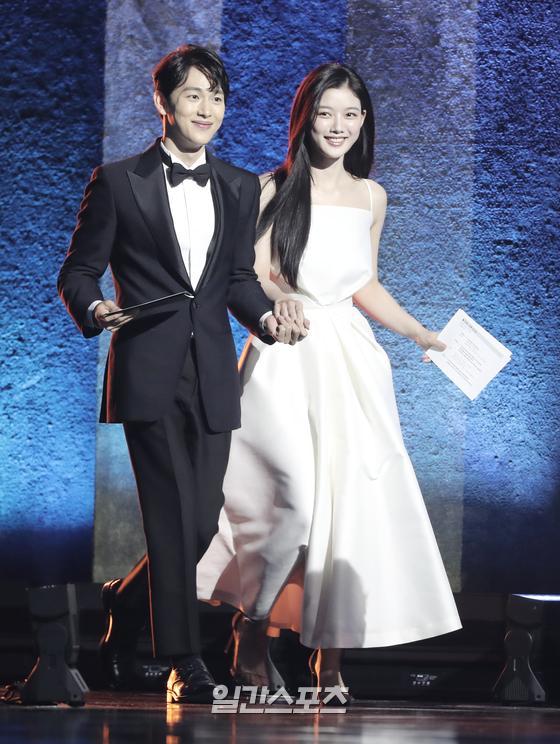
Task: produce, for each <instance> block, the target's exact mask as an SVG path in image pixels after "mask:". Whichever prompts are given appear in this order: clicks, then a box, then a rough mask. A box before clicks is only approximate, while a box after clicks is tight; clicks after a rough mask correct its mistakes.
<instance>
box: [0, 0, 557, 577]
mask: <svg viewBox="0 0 560 744" xmlns="http://www.w3.org/2000/svg"><path fill="white" fill-rule="evenodd" d="M63 5H64V6H65V7H64V13H62V12H61V11H60V10H57V4H56V3H53V4H48V3H47V4H45V3H39V2H38V1H37V0H27V2H25V3H18V4H15V3H14V5H13V12H12V14H11V17H10V27H9V28H8V30H9V31H10V36H9V38H10V42H9V43H8V42H5V44H4V52H5V53H6V62H5V64H4V66H3V70H2V73H1V74H2V77H3V78H4V82H5V84H6V86H7V89H8V90H9V91H10V92H11V95H10V100H11V111H10V115H11V116H12V117H13V120H12V126H10V127H4V128H3V130H2V135H1V136H2V146H3V147H2V154H1V157H2V158H3V162H4V173H5V174H12V173H13V176H14V182H13V183H12V182H11V180H10V179H9V178H7V177H5V178H4V180H3V187H2V188H3V189H4V191H3V193H2V198H1V207H2V211H3V213H4V214H3V226H4V236H5V237H4V238H3V240H6V245H5V247H4V252H3V255H4V262H3V266H2V279H3V287H5V289H6V291H5V292H3V297H2V309H3V312H2V316H1V322H2V342H3V346H4V349H3V353H2V359H1V363H2V387H3V390H4V395H3V398H2V414H3V423H4V425H3V427H2V434H1V435H0V436H1V437H2V440H1V441H2V472H1V479H2V495H1V501H0V534H1V538H2V539H1V543H0V560H1V562H2V564H1V565H2V566H3V571H4V575H5V577H7V578H11V579H14V580H25V581H29V582H47V581H49V582H50V581H68V580H77V579H87V578H90V577H91V576H92V575H93V576H94V577H95V578H96V579H99V580H101V579H104V578H106V577H108V576H111V575H116V574H120V573H121V572H123V571H124V570H126V568H127V567H128V564H129V563H130V562H131V561H132V560H134V558H136V557H137V556H138V555H139V554H140V553H141V552H142V550H143V538H142V533H141V525H140V520H139V514H138V508H137V505H136V498H135V493H134V486H133V483H132V477H131V474H130V467H129V465H128V460H127V456H126V452H125V449H124V443H123V439H122V435H121V432H120V427H108V426H104V427H102V426H97V428H96V423H95V421H96V414H97V412H96V407H97V405H98V404H97V400H96V395H97V394H96V385H95V375H96V359H98V360H99V364H98V368H99V370H100V372H101V370H102V363H103V360H104V356H105V352H106V343H107V339H101V341H100V342H97V341H89V342H86V341H84V340H82V339H81V338H80V336H79V335H78V333H77V331H76V330H75V329H74V328H73V327H72V325H71V323H70V321H69V320H68V319H67V318H66V316H65V314H64V311H63V310H62V308H61V306H60V304H59V303H58V302H57V300H56V297H55V289H54V281H55V276H56V272H57V270H58V267H59V264H60V262H61V260H62V258H63V254H64V251H65V248H66V245H67V242H68V239H69V236H70V233H71V230H72V227H73V222H74V214H75V211H76V209H77V207H78V204H79V200H80V196H81V192H82V191H83V186H84V185H85V181H86V179H87V176H88V175H89V172H90V171H91V169H92V167H93V166H94V165H95V164H96V163H97V162H101V161H102V160H104V161H108V160H112V159H115V158H118V157H122V156H124V155H126V154H129V153H131V152H135V151H138V150H140V149H143V148H144V147H146V146H147V145H148V144H150V142H151V141H152V140H153V139H154V138H155V137H156V136H157V134H158V133H159V122H158V119H157V117H156V115H155V113H154V111H153V108H152V104H151V88H150V70H151V67H152V66H153V64H154V63H155V62H156V61H157V60H158V58H159V57H160V56H161V55H162V54H163V53H165V52H166V51H168V49H170V48H172V47H174V46H176V45H178V44H179V43H182V42H184V41H194V42H197V43H203V44H211V45H213V46H214V47H215V48H217V49H218V50H219V51H220V52H221V53H222V55H223V56H224V58H225V60H226V63H227V65H228V68H229V70H230V74H231V77H232V82H233V92H232V96H231V100H230V102H229V105H228V112H227V115H226V120H225V123H224V128H223V131H222V134H221V135H220V138H219V140H218V141H217V142H216V151H217V152H218V153H219V154H220V155H222V156H223V157H224V158H226V159H230V160H231V161H233V162H235V163H237V164H239V165H242V166H244V167H247V168H249V169H251V170H254V171H256V172H260V171H263V170H266V169H269V168H271V167H274V166H275V165H277V164H278V163H279V162H280V161H281V160H282V157H283V154H284V151H285V146H286V135H287V122H288V115H289V105H290V100H291V98H292V96H293V93H294V92H295V89H296V87H297V84H298V83H299V81H300V80H301V78H302V77H303V75H304V74H305V73H306V72H307V71H308V70H309V69H310V68H312V67H314V66H315V65H317V64H320V63H321V62H325V61H328V60H340V61H345V62H348V63H349V64H351V65H353V66H354V67H355V68H356V69H357V70H358V71H359V72H360V73H361V74H362V76H363V77H364V78H365V80H366V82H367V83H368V87H369V89H370V91H371V94H372V98H373V102H374V108H375V110H376V119H377V121H376V123H377V130H378V137H377V157H376V169H375V173H374V177H376V178H377V179H378V180H379V181H380V182H382V183H383V184H384V186H385V187H386V189H387V191H388V195H389V211H388V218H387V223H386V228H385V232H384V236H383V240H382V247H381V255H380V272H381V277H382V280H383V281H384V282H385V284H386V285H387V287H388V288H389V289H390V290H391V291H392V292H393V293H394V295H395V296H396V297H397V298H398V299H399V300H400V301H401V302H402V303H403V304H404V305H405V306H406V307H407V308H408V309H409V310H411V311H412V312H413V313H414V314H415V315H417V317H419V318H420V319H421V320H422V321H423V322H424V323H426V324H428V325H430V326H432V327H435V328H437V327H441V326H442V325H443V324H444V323H445V322H446V321H447V320H448V319H449V317H450V316H451V315H452V314H453V312H454V311H455V310H456V309H457V308H458V307H463V308H464V309H465V310H467V311H468V312H469V313H471V314H472V315H473V316H474V318H475V319H476V320H478V322H480V323H481V324H482V325H484V326H485V327H487V328H488V330H490V332H492V333H493V334H494V335H496V336H497V337H498V338H499V339H500V340H501V341H502V342H503V343H504V344H506V346H508V347H509V348H510V349H511V350H512V352H513V358H512V361H511V363H510V364H509V365H508V366H507V367H506V368H505V370H504V371H503V372H502V373H501V374H500V375H499V376H498V378H497V379H496V380H494V381H493V382H492V383H491V385H490V386H489V387H488V388H487V390H485V391H484V392H483V393H482V395H481V396H480V398H479V399H477V400H476V401H474V402H472V403H471V402H469V401H468V400H467V399H466V398H465V397H464V396H463V395H462V394H461V393H460V392H459V391H458V390H457V389H456V388H455V387H454V386H453V385H452V384H451V383H450V382H449V381H448V380H447V379H446V378H444V377H443V375H442V374H441V373H440V372H439V370H437V369H436V368H435V367H434V366H431V365H430V366H426V365H423V364H421V363H420V359H419V357H420V355H419V353H418V351H417V349H416V347H414V346H413V345H412V344H411V343H410V342H408V341H406V340H404V339H401V338H398V337H396V336H394V335H391V334H389V333H387V332H385V331H383V330H380V329H377V328H375V329H374V330H375V332H376V334H377V335H378V338H379V339H380V340H381V342H382V343H383V345H384V346H385V348H386V349H387V351H388V352H389V355H390V357H391V359H392V362H393V370H394V379H395V388H396V392H397V398H398V403H399V409H400V412H401V419H402V425H403V431H404V435H405V439H406V442H407V445H408V448H409V451H410V454H411V456H412V459H413V461H414V463H415V466H416V469H417V473H418V477H419V480H420V484H421V486H422V489H423V492H424V496H425V499H426V502H427V506H428V509H429V512H430V515H431V517H432V521H433V524H434V527H435V530H436V534H437V538H438V542H439V544H440V546H441V549H442V552H443V555H444V560H445V563H446V566H447V569H448V572H449V575H450V578H451V580H452V583H453V586H454V588H455V589H456V590H460V589H466V590H473V591H533V592H558V591H560V577H559V576H558V573H557V570H556V564H557V557H556V556H557V548H556V543H557V532H558V522H559V520H558V512H559V507H558V484H559V473H558V451H557V450H558V446H559V445H558V441H559V432H558V421H559V419H560V416H559V415H558V414H559V411H558V408H559V398H560V396H559V389H558V388H559V383H558V379H557V374H556V369H555V367H556V364H557V357H558V347H559V339H558V328H557V321H556V317H557V315H558V309H559V308H558V304H559V302H558V293H557V289H556V286H557V283H558V279H559V273H560V272H559V271H558V260H559V259H558V243H559V240H558V237H559V236H558V230H559V225H558V215H557V195H556V194H557V186H558V182H557V181H558V179H557V175H556V174H557V162H558V154H559V153H558V128H557V127H558V120H559V111H558V108H559V103H558V102H559V100H560V95H559V93H560V91H559V90H558V87H559V85H558V80H559V79H560V76H559V75H558V72H559V71H558V57H559V55H558V50H557V48H554V47H553V46H552V44H553V41H554V40H555V39H557V38H558V31H559V29H558V25H559V17H560V13H559V10H558V6H557V5H556V3H554V2H553V0H548V1H545V0H533V2H531V3H511V2H508V1H507V0H480V1H479V2H474V1H472V2H471V1H469V0H458V1H457V2H455V3H449V2H447V0H425V1H422V2H420V0H410V2H407V3H402V2H396V0H369V1H366V0H333V1H332V2H331V3H329V4H328V12H327V10H326V5H325V3H323V2H319V0H308V1H307V2H305V3H303V2H290V1H288V0H281V1H276V2H273V1H272V0H264V1H263V2H259V3H256V2H249V1H248V0H247V2H242V1H237V2H235V1H234V0H223V2H211V1H210V0H208V1H207V2H202V1H201V0H198V1H197V2H194V0H153V2H150V3H138V2H133V0H124V1H123V0H107V2H106V3H102V2H99V1H98V0H94V2H88V3H87V4H85V3H84V4H82V3H79V2H76V3H74V4H73V5H72V6H70V8H69V7H66V4H63ZM62 29H64V30H62ZM343 255H344V246H343V245H341V256H342V257H343ZM105 287H106V289H107V291H108V292H109V291H110V277H106V279H105ZM235 333H236V338H237V341H238V347H239V348H241V346H242V344H243V341H244V332H243V330H242V329H240V328H239V327H238V326H235ZM100 372H99V374H100ZM94 473H95V477H94ZM94 509H95V519H94ZM372 539H375V525H372ZM92 572H93V574H92Z"/></svg>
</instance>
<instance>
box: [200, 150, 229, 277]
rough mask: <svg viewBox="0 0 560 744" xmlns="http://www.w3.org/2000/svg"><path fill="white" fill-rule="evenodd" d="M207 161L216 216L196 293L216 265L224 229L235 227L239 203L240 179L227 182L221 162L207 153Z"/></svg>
mask: <svg viewBox="0 0 560 744" xmlns="http://www.w3.org/2000/svg"><path fill="white" fill-rule="evenodd" d="M207 160H208V162H209V163H210V166H211V168H212V176H211V178H212V198H213V200H214V208H215V214H216V228H215V229H214V235H213V236H212V240H211V242H210V247H209V248H208V253H207V254H206V264H205V266H204V270H203V272H202V276H201V277H200V280H199V282H198V285H197V287H196V289H197V291H200V290H201V289H202V287H204V285H205V284H206V283H207V281H208V278H209V276H210V273H211V272H212V269H213V268H214V266H215V265H216V261H217V260H218V257H219V254H220V250H221V249H222V246H223V242H224V233H225V232H226V229H227V231H228V233H229V231H230V230H231V229H232V228H233V226H234V225H235V220H236V217H237V214H236V213H237V206H238V202H239V182H240V179H239V178H238V177H234V178H233V180H232V181H230V180H228V178H227V176H226V174H225V172H224V169H223V168H222V166H221V161H220V160H218V158H215V157H214V156H213V155H212V153H209V152H207Z"/></svg>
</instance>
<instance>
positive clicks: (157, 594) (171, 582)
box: [119, 343, 231, 657]
mask: <svg viewBox="0 0 560 744" xmlns="http://www.w3.org/2000/svg"><path fill="white" fill-rule="evenodd" d="M124 431H125V435H126V441H127V445H128V450H129V454H130V459H131V462H132V467H133V470H134V475H135V478H136V484H137V487H138V496H139V499H140V508H141V511H142V519H143V524H144V532H145V535H146V546H147V556H148V575H149V590H150V610H151V623H152V640H153V647H154V654H155V655H156V656H165V657H168V656H179V655H184V654H194V653H199V652H200V629H199V619H198V606H197V596H196V564H197V563H198V561H199V560H200V558H201V557H202V556H203V555H204V553H205V552H206V550H207V548H208V546H209V545H210V542H211V540H212V538H213V536H214V535H215V533H216V532H217V530H218V517H219V513H220V509H221V507H222V505H223V502H224V496H223V490H222V485H223V479H224V475H225V471H226V467H227V461H228V455H229V448H230V442H231V432H221V433H212V432H211V431H210V430H209V428H208V425H207V422H206V417H205V414H204V410H203V408H202V405H201V398H200V391H199V381H198V372H197V367H196V351H195V347H194V343H191V345H190V348H189V351H188V353H187V356H186V359H185V364H184V366H183V370H182V374H181V377H180V379H179V383H178V386H177V390H176V394H175V398H174V401H173V407H172V409H171V410H170V411H169V412H168V413H167V414H166V415H165V416H164V417H163V418H161V419H159V420H158V421H148V422H142V421H128V422H125V423H124ZM145 586H146V581H145V571H144V568H143V566H142V564H140V565H139V566H137V567H136V568H135V569H133V572H132V573H131V575H130V577H127V578H125V580H124V582H123V586H122V591H121V592H119V594H120V595H122V600H125V601H126V595H127V594H128V595H130V596H133V595H136V601H134V604H138V599H140V598H141V596H142V594H143V593H144V591H145Z"/></svg>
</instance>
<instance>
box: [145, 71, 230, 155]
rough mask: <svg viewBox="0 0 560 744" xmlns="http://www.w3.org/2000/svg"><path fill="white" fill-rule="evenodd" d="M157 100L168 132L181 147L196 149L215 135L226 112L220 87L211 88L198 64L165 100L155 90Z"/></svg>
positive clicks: (183, 148) (156, 103) (158, 108)
mask: <svg viewBox="0 0 560 744" xmlns="http://www.w3.org/2000/svg"><path fill="white" fill-rule="evenodd" d="M154 102H155V105H156V108H157V110H158V111H159V113H160V114H161V115H162V116H164V117H165V118H166V120H167V122H166V134H167V135H168V136H170V137H171V139H172V140H173V141H174V142H175V144H176V145H177V146H178V147H179V148H180V149H182V150H190V151H196V150H200V149H201V148H202V147H204V145H207V144H208V142H210V140H211V139H212V137H213V136H214V135H215V134H216V132H217V131H218V129H219V128H220V126H221V125H222V121H223V119H224V113H225V100H224V94H223V91H222V90H221V89H220V88H214V89H212V88H211V83H210V81H209V80H208V78H207V77H206V75H205V74H204V73H203V72H201V71H200V70H199V69H198V68H196V67H191V68H190V69H189V72H188V75H187V77H186V79H185V81H184V82H183V83H182V84H181V85H179V86H178V87H177V88H175V90H174V91H173V92H172V93H171V95H170V96H169V99H168V100H166V99H165V98H164V97H163V96H162V95H161V94H160V93H158V92H157V91H156V93H155V94H154Z"/></svg>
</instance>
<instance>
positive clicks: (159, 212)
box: [127, 142, 193, 292]
mask: <svg viewBox="0 0 560 744" xmlns="http://www.w3.org/2000/svg"><path fill="white" fill-rule="evenodd" d="M158 148H159V144H158V143H157V142H156V143H155V144H154V145H152V147H150V148H149V149H148V150H146V152H144V153H142V155H141V156H140V159H139V161H138V164H137V166H136V168H135V169H134V171H127V175H128V179H129V181H130V186H131V188H132V191H133V193H134V198H135V200H136V204H137V205H138V209H139V210H140V212H141V213H142V216H143V217H144V220H145V221H146V224H147V226H148V229H149V231H150V233H151V235H152V237H153V239H154V241H155V242H156V244H157V246H158V248H159V250H160V252H161V257H162V262H163V263H165V264H166V265H167V266H168V268H169V269H170V270H171V271H172V272H173V273H174V274H175V275H176V276H177V278H178V279H180V281H181V282H182V283H183V284H184V285H185V286H186V287H187V288H188V289H189V290H191V292H192V291H193V288H192V286H191V281H190V279H189V276H188V274H187V271H186V269H185V265H184V262H183V259H182V257H181V249H180V247H179V242H178V240H177V236H176V234H175V228H174V227H173V218H172V217H171V210H170V208H169V201H168V199H167V190H166V187H165V181H164V178H165V176H164V173H163V168H162V165H161V156H160V154H159V149H158Z"/></svg>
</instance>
